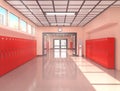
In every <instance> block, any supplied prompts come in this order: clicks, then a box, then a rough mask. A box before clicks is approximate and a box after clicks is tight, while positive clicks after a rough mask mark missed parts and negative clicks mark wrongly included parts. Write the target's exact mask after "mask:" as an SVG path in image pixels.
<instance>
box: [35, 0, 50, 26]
mask: <svg viewBox="0 0 120 91" xmlns="http://www.w3.org/2000/svg"><path fill="white" fill-rule="evenodd" d="M36 2H37V4H38V6H39V8H40V9H41V11H42V13H43V15H44V18H45V19H46V20H47V22H48V24H49V26H50V22H49V20H48V18H47V17H46V15H45V12H44V11H43V9H42V7H41V5H40V4H39V2H38V0H36Z"/></svg>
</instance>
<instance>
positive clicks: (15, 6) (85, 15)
mask: <svg viewBox="0 0 120 91" xmlns="http://www.w3.org/2000/svg"><path fill="white" fill-rule="evenodd" d="M5 1H6V2H7V3H8V4H10V5H11V6H12V7H13V8H15V9H16V10H18V11H19V12H20V13H22V15H24V16H25V17H27V16H30V15H31V17H33V18H34V19H32V20H31V18H28V17H27V18H28V19H29V20H30V21H32V22H33V23H34V24H36V25H37V22H38V23H39V22H40V21H43V22H44V20H41V19H40V18H42V17H44V16H46V14H45V13H43V14H42V13H41V15H43V16H40V18H39V16H37V15H36V14H35V13H34V12H32V11H31V9H30V8H29V7H28V6H35V5H36V3H35V4H32V3H31V4H26V3H24V1H34V0H5ZM10 1H13V3H14V4H12V2H10ZM14 1H23V3H24V4H23V3H22V4H23V5H24V6H25V7H23V8H22V7H20V8H19V7H18V8H17V6H22V5H21V4H19V3H15V2H14ZM36 1H38V2H39V1H43V4H40V3H39V4H40V6H41V5H44V6H46V5H45V4H44V3H45V2H44V1H51V0H36ZM52 1H53V2H54V1H83V2H84V1H85V0H52ZM86 1H98V0H86ZM101 1H108V3H100V4H99V6H107V7H103V8H102V7H98V8H97V7H96V8H95V9H96V11H94V10H95V9H93V8H94V7H93V8H87V7H86V8H81V9H80V8H79V7H78V8H75V7H71V8H68V10H69V9H73V11H74V9H80V10H83V11H84V10H85V9H91V10H92V11H91V10H90V11H91V12H93V11H94V12H93V14H92V13H91V12H87V13H85V14H83V17H82V18H81V19H82V20H81V21H80V20H79V19H78V20H79V21H78V22H79V23H78V24H77V23H76V25H73V23H74V21H76V22H77V19H76V18H77V16H79V17H81V14H80V13H79V14H78V12H77V15H75V16H73V17H71V18H70V19H71V20H72V23H71V21H70V20H69V19H68V21H69V22H68V23H71V24H70V26H71V25H73V26H80V25H82V26H85V25H87V24H88V23H89V22H91V21H92V20H93V19H94V18H96V17H97V16H99V15H100V14H101V13H102V12H104V11H105V10H106V9H108V8H109V7H110V6H112V5H114V4H115V3H116V2H117V1H120V0H101ZM109 1H113V3H112V2H111V3H112V4H111V3H109ZM9 2H10V3H9ZM83 2H82V4H83ZM67 3H68V2H67ZM82 4H80V5H81V6H82ZM65 5H66V4H58V6H65ZM92 5H94V6H95V4H89V3H86V4H84V5H83V6H92ZM47 6H51V5H50V4H48V5H47ZM69 6H78V4H77V3H74V4H72V3H71V4H70V5H69ZM114 6H116V5H114ZM53 7H54V8H55V5H53ZM67 7H68V6H67ZM22 9H26V10H28V13H30V14H25V13H27V11H24V10H22ZM42 9H43V8H42ZM45 9H47V7H45ZM48 9H50V8H48ZM51 9H53V8H51ZM55 9H56V8H55ZM57 9H61V11H62V9H64V10H65V9H67V8H62V7H61V8H57ZM98 9H103V10H100V11H99V10H98ZM97 10H98V11H97ZM76 11H77V10H76ZM23 12H24V14H23ZM43 12H44V11H43ZM70 12H71V10H70ZM79 12H80V11H79ZM97 12H98V13H97ZM88 13H89V14H88ZM94 13H95V14H94ZM54 17H55V16H54ZM79 17H78V18H79ZM44 18H45V17H44ZM46 18H47V19H48V17H47V16H46ZM63 18H64V22H63V23H65V22H66V21H67V18H66V16H64V17H63ZM73 18H74V19H73ZM89 18H90V19H89ZM55 19H56V20H57V17H56V18H55ZM87 19H89V20H87ZM36 20H37V22H35V21H36ZM45 22H46V23H47V21H45ZM49 22H50V23H51V21H49V20H48V23H49ZM39 25H41V26H44V25H45V24H43V23H42V22H40V24H39ZM49 26H50V24H49ZM64 26H65V25H64Z"/></svg>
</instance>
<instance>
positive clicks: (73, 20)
mask: <svg viewBox="0 0 120 91" xmlns="http://www.w3.org/2000/svg"><path fill="white" fill-rule="evenodd" d="M85 1H86V0H84V1H83V2H82V5H81V6H80V8H79V10H78V12H80V10H81V8H82V7H83V5H84V3H85ZM78 12H77V14H76V15H75V17H74V19H73V20H72V22H71V24H70V26H72V24H73V22H74V21H75V19H76V17H77V15H78Z"/></svg>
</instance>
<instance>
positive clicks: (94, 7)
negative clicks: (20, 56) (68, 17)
mask: <svg viewBox="0 0 120 91" xmlns="http://www.w3.org/2000/svg"><path fill="white" fill-rule="evenodd" d="M101 1H102V0H99V2H98V3H97V4H96V5H94V7H93V8H92V9H91V10H90V11H89V12H88V13H87V14H86V16H85V17H84V18H83V19H82V20H81V21H80V22H79V23H78V24H77V26H78V25H79V24H80V23H81V22H82V21H83V20H84V19H85V18H86V17H87V16H88V15H89V14H90V13H91V12H92V11H93V10H94V9H95V7H96V6H98V5H99V3H100V2H101Z"/></svg>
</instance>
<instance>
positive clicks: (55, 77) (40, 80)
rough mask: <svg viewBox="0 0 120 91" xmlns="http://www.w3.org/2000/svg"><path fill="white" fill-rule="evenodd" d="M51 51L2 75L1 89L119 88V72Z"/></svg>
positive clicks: (104, 90) (96, 90) (117, 90)
mask: <svg viewBox="0 0 120 91" xmlns="http://www.w3.org/2000/svg"><path fill="white" fill-rule="evenodd" d="M71 54H72V52H71V51H67V50H65V49H64V50H58V49H56V50H51V51H50V52H49V53H48V54H47V56H43V57H36V58H34V59H33V60H31V61H29V62H27V63H26V64H24V65H22V66H20V67H18V68H17V69H15V70H13V71H11V72H9V73H7V74H6V75H4V76H2V77H0V91H120V72H118V71H115V70H108V69H105V68H103V67H101V66H99V65H97V64H95V63H93V62H92V61H90V60H87V59H85V58H82V57H74V56H71Z"/></svg>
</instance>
